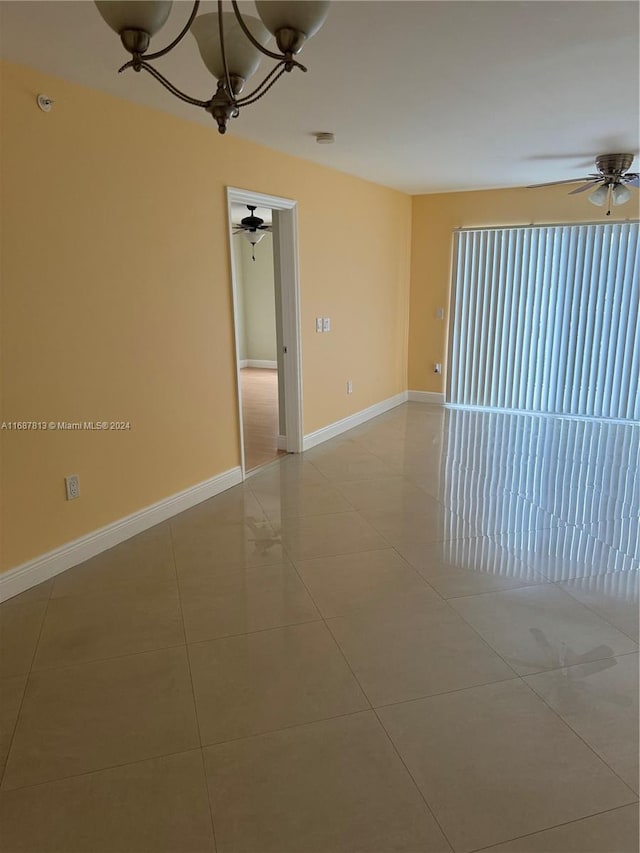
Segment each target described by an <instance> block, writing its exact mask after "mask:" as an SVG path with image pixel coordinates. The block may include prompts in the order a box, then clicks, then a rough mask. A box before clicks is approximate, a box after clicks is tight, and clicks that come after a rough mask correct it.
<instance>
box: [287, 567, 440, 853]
mask: <svg viewBox="0 0 640 853" xmlns="http://www.w3.org/2000/svg"><path fill="white" fill-rule="evenodd" d="M294 568H295V569H296V572H297V571H298V569H297V566H296V565H295V562H294ZM298 577H300V581H301V582H302V583H303V584H304V586H305V589H307V592H308V594H309V595H310V596H311V599H312V601H313V603H314V604H315V606H316V607H318V604H317V602H316V600H315V598H314V597H313V595H312V594H311V591H310V590H309V589H308V587H307V586H306V584H305V583H304V579H303V578H302V577H301V576H300V574H299V573H298ZM318 610H319V607H318ZM323 621H324V624H325V627H326V629H327V631H328V632H329V634H330V635H331V637H332V639H333V642H334V643H335V646H336V648H337V649H338V651H339V653H340V655H341V656H342V658H343V660H344V662H345V664H346V666H347V667H348V669H349V672H350V673H351V675H352V677H353V679H354V680H355V682H356V684H357V685H358V687H359V688H360V691H361V692H362V695H363V696H364V697H365V699H366V701H367V702H368V703H369V708H370V710H371V712H372V713H373V714H374V715H375V717H376V719H377V720H378V724H379V725H380V727H381V728H382V731H383V732H384V734H385V736H386V738H387V740H388V741H389V743H390V744H391V747H392V749H393V750H394V752H395V753H396V755H397V756H398V759H399V760H400V762H401V763H402V765H403V767H404V768H405V770H406V771H407V773H408V775H409V778H410V779H411V781H412V782H413V785H414V787H415V789H416V792H417V794H418V796H419V797H420V798H421V799H422V801H423V802H424V804H425V806H426V808H427V810H428V811H429V814H430V815H431V816H432V817H433V819H434V821H435V823H436V825H437V826H438V827H439V829H440V831H441V832H442V835H443V837H444V839H445V840H446V842H447V843H448V844H449V847H450V848H451V850H452V851H453V850H454V847H453V844H451V842H450V841H449V838H448V836H447V834H446V833H445V832H444V830H443V829H442V827H441V825H440V822H439V821H438V819H437V817H436V815H435V814H434V812H433V810H432V809H431V806H430V805H429V803H428V802H427V800H426V798H425V796H424V795H423V793H422V791H421V790H420V788H419V787H418V785H417V783H416V780H415V779H414V778H413V775H412V774H411V773H410V771H409V768H408V767H407V765H406V764H405V762H404V760H403V759H402V756H401V755H400V753H399V752H398V749H397V747H396V745H395V744H394V743H393V741H392V739H391V737H390V736H389V733H388V732H387V730H386V729H385V727H384V725H383V724H382V721H381V720H380V717H379V715H378V714H377V712H376V709H375V708H374V706H373V703H372V702H371V699H370V698H369V695H368V694H367V692H366V691H365V689H364V687H363V686H362V684H361V683H360V680H359V678H358V677H357V675H356V673H355V672H354V670H353V668H352V666H351V664H350V663H349V660H348V659H347V656H346V655H345V653H344V651H343V649H342V647H341V646H340V644H339V643H338V641H337V639H336V638H335V636H334V634H333V631H332V630H331V627H330V626H329V624H328V622H327V620H326V619H324V618H323Z"/></svg>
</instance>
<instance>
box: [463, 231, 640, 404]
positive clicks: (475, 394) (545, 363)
mask: <svg viewBox="0 0 640 853" xmlns="http://www.w3.org/2000/svg"><path fill="white" fill-rule="evenodd" d="M638 236H639V225H638V223H637V222H635V223H630V222H626V223H612V224H604V225H561V226H541V227H532V228H504V229H482V230H470V231H460V232H457V233H456V235H455V246H454V281H453V285H454V286H453V293H452V301H453V303H452V312H451V314H452V325H451V330H450V336H449V370H448V381H447V400H448V402H449V403H452V404H454V405H463V406H478V407H490V408H504V409H518V410H525V411H534V412H549V413H556V414H568V415H582V416H588V417H604V418H620V419H624V420H638V419H640V390H639V389H640V325H639V300H640V285H639V274H640V270H639V259H638Z"/></svg>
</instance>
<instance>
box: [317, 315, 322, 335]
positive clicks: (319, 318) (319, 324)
mask: <svg viewBox="0 0 640 853" xmlns="http://www.w3.org/2000/svg"><path fill="white" fill-rule="evenodd" d="M321 331H322V317H316V332H321Z"/></svg>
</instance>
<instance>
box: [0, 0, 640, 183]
mask: <svg viewBox="0 0 640 853" xmlns="http://www.w3.org/2000/svg"><path fill="white" fill-rule="evenodd" d="M214 6H215V4H213V3H211V2H205V3H203V4H202V11H211V9H212V8H214ZM252 6H253V4H251V3H247V2H243V3H242V4H241V7H242V8H243V9H244V10H245V11H246V10H249V11H251V10H252ZM190 8H191V4H190V3H186V2H176V3H174V9H173V11H172V13H171V17H170V19H169V22H168V24H167V25H166V27H165V29H164V30H163V31H162V32H161V33H160V34H159V35H158V36H156V37H155V39H154V41H153V44H152V49H154V50H155V49H159V48H160V47H162V46H164V44H165V43H166V42H167V41H169V39H170V38H172V37H173V35H174V34H175V33H177V32H178V31H179V29H180V27H181V24H182V22H183V21H185V20H186V18H187V16H188V14H189V10H190ZM639 9H640V6H639V5H638V4H637V3H636V2H618V0H605V2H599V0H587V1H586V2H582V0H569V2H564V0H554V2H545V1H544V0H530V2H515V0H513V2H500V0H499V1H498V2H484V0H469V1H468V2H456V0H443V1H442V2H426V1H424V2H423V0H413V2H404V0H378V2H370V0H335V1H334V2H333V3H332V6H331V11H330V13H329V17H328V19H327V22H326V24H325V25H324V27H323V28H322V30H320V32H319V33H318V34H317V35H316V36H315V37H314V38H313V39H312V40H311V41H310V42H309V43H308V44H307V45H306V46H305V48H304V50H303V52H302V54H301V56H300V59H301V60H302V61H303V62H304V63H305V64H307V65H308V66H309V72H308V73H307V74H302V73H300V72H296V71H294V72H293V73H291V74H289V75H285V76H284V77H283V79H282V80H280V81H279V82H278V83H277V84H276V86H275V87H274V89H272V90H271V91H270V92H269V94H268V95H267V96H266V97H265V98H263V99H262V100H261V101H260V102H259V103H258V104H256V105H255V106H252V107H249V108H247V109H246V110H245V111H243V112H242V113H241V115H240V117H239V118H238V119H236V120H234V121H233V123H232V131H231V133H233V134H237V135H239V136H243V137H246V138H248V139H253V140H255V141H257V142H261V143H263V144H264V145H267V146H269V147H271V148H276V149H278V150H280V151H286V152H288V153H290V154H294V155H296V156H299V157H303V158H305V159H307V160H314V161H316V162H318V163H323V164H325V165H328V166H333V167H335V168H337V169H340V170H342V171H345V172H349V173H352V174H354V175H359V176H361V177H363V178H367V179H369V180H372V181H375V182H377V183H381V184H386V185H388V186H392V187H396V188H398V189H400V190H404V191H406V192H410V193H422V192H441V191H448V190H464V189H481V188H488V187H508V186H521V185H524V184H528V183H535V182H540V181H552V180H561V179H563V178H571V177H574V176H575V177H580V176H582V175H585V174H587V173H588V172H590V171H592V168H591V167H592V165H593V160H594V158H595V155H596V154H601V153H607V152H614V151H633V152H634V153H637V151H638V148H639V145H640V142H639V138H638V137H639V131H638V126H639V121H640V117H639V103H640V93H639V82H638V80H639V68H640V60H639V38H638V31H639ZM0 15H1V17H0V32H1V33H2V36H1V40H0V54H1V55H2V56H3V58H6V59H9V60H13V61H16V62H22V63H25V64H28V65H32V66H34V67H36V68H40V69H42V70H44V71H49V72H51V73H53V74H56V75H59V76H61V77H64V78H66V79H69V80H73V81H76V82H78V83H82V84H84V85H88V86H93V87H96V88H98V89H103V90H105V91H108V92H111V93H112V94H115V95H119V96H120V97H123V98H128V99H130V100H133V101H137V102H140V103H144V104H148V105H150V106H153V107H156V108H157V109H161V110H166V111H168V112H172V113H175V114H177V115H181V116H183V117H185V118H190V119H192V120H194V121H201V122H202V123H205V124H207V125H209V126H210V127H211V132H212V133H215V132H217V131H216V130H215V129H214V127H213V126H212V125H213V123H212V120H211V119H210V118H209V116H208V115H207V114H206V113H204V111H202V112H200V111H199V110H198V108H196V107H190V106H188V105H186V104H184V103H182V102H180V101H178V100H176V99H175V98H173V97H172V96H171V95H170V94H169V93H168V92H166V91H165V90H164V89H163V88H162V87H161V86H160V85H159V84H157V83H156V82H155V81H154V80H153V79H151V78H150V77H148V76H147V75H144V74H136V73H135V72H133V71H129V72H127V73H125V74H121V75H118V74H117V73H116V69H117V68H118V66H119V65H120V64H122V63H123V62H125V61H126V59H127V55H126V54H125V52H124V50H123V49H122V48H121V46H120V42H119V39H118V37H117V36H116V35H115V34H114V33H112V32H111V30H109V29H108V28H107V26H106V25H105V24H104V22H103V21H102V19H101V18H100V16H99V15H98V13H97V11H96V9H95V7H94V5H93V3H92V2H88V0H81V1H80V2H58V0H48V2H22V0H19V1H18V2H14V1H13V0H12V1H11V2H2V3H0ZM265 62H266V63H267V64H265V66H263V69H264V70H266V69H267V68H268V67H270V66H269V64H268V61H267V60H265ZM158 67H159V69H160V70H161V71H162V72H163V73H165V74H166V75H167V76H168V77H169V78H170V79H171V81H172V82H173V83H174V84H175V85H176V86H178V87H179V88H182V89H183V90H185V91H187V92H188V93H189V94H192V95H194V96H196V97H200V98H205V97H209V96H210V95H211V94H212V93H213V89H214V84H213V81H212V78H211V77H210V75H209V74H208V72H207V71H206V70H205V68H204V66H203V65H202V63H201V60H200V57H199V55H198V53H197V50H196V47H195V42H194V41H193V40H192V38H191V37H190V36H188V37H187V38H186V39H185V40H184V41H183V42H182V43H181V44H180V45H179V46H178V48H177V49H176V50H175V51H174V52H173V53H172V54H170V55H169V56H168V57H165V58H163V59H162V60H160V61H159V63H158ZM264 70H263V73H264ZM259 79H261V78H260V77H257V78H255V82H258V81H259ZM46 94H48V95H50V96H51V97H53V98H55V94H56V93H55V92H48V93H46ZM319 130H328V131H333V132H334V133H335V134H336V143H335V144H334V145H324V146H321V145H317V144H316V142H315V140H314V138H313V136H312V134H313V132H314V131H319ZM227 142H228V144H229V145H233V139H232V138H231V137H229V138H228V139H227ZM634 165H635V167H636V169H637V168H638V165H639V164H638V161H636V163H635V164H634Z"/></svg>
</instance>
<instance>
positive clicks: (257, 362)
mask: <svg viewBox="0 0 640 853" xmlns="http://www.w3.org/2000/svg"><path fill="white" fill-rule="evenodd" d="M243 367H262V368H264V369H265V370H277V369H278V362H277V361H268V360H267V359H263V358H243V359H242V361H241V362H240V370H242V368H243Z"/></svg>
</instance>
